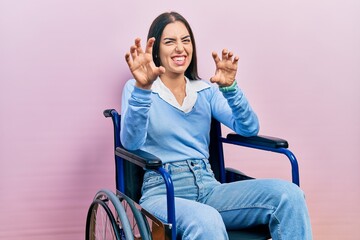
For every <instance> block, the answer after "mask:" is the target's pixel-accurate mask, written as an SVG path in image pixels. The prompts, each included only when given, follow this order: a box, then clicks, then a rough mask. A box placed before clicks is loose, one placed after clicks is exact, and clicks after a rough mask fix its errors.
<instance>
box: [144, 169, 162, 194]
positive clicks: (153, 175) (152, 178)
mask: <svg viewBox="0 0 360 240" xmlns="http://www.w3.org/2000/svg"><path fill="white" fill-rule="evenodd" d="M163 183H164V179H163V177H162V176H161V175H160V174H159V173H157V172H153V171H148V172H146V173H145V175H144V182H143V190H146V189H149V188H153V187H156V186H158V185H160V184H163Z"/></svg>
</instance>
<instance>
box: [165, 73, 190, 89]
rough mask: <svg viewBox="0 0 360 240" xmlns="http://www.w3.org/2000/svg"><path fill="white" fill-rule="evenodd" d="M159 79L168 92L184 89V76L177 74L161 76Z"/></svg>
mask: <svg viewBox="0 0 360 240" xmlns="http://www.w3.org/2000/svg"><path fill="white" fill-rule="evenodd" d="M160 79H161V81H162V82H163V83H164V84H165V86H166V87H167V88H169V89H170V90H176V89H184V87H185V85H186V81H185V75H184V74H178V75H174V76H167V75H165V74H163V75H161V76H160Z"/></svg>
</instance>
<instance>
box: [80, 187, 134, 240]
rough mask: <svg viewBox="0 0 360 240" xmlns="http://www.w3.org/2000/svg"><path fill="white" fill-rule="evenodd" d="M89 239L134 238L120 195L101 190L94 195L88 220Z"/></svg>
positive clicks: (124, 239)
mask: <svg viewBox="0 0 360 240" xmlns="http://www.w3.org/2000/svg"><path fill="white" fill-rule="evenodd" d="M86 239H87V240H103V239H110V240H112V239H116V240H134V235H133V232H132V228H131V226H130V223H129V220H128V218H127V215H126V211H125V209H124V207H123V205H122V204H121V202H120V200H119V199H118V197H117V196H116V195H115V194H114V193H113V192H111V191H109V190H100V191H99V192H98V193H97V194H96V195H95V197H94V200H93V203H92V204H91V206H90V209H89V211H88V216H87V221H86Z"/></svg>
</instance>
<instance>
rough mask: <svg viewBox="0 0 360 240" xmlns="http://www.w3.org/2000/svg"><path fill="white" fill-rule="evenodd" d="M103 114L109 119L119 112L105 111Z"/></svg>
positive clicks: (113, 110)
mask: <svg viewBox="0 0 360 240" xmlns="http://www.w3.org/2000/svg"><path fill="white" fill-rule="evenodd" d="M103 114H104V116H105V117H107V118H108V117H112V116H113V114H117V111H116V110H115V109H106V110H104V112H103Z"/></svg>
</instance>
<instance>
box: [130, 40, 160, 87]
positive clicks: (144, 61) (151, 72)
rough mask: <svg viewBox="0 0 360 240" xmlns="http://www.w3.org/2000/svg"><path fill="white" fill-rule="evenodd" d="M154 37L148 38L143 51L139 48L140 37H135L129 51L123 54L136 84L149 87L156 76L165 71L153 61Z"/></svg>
mask: <svg viewBox="0 0 360 240" xmlns="http://www.w3.org/2000/svg"><path fill="white" fill-rule="evenodd" d="M154 42H155V38H150V39H149V40H148V42H147V44H146V49H145V52H144V51H143V50H142V49H141V44H140V38H136V39H135V45H133V46H131V47H130V53H129V52H128V53H126V54H125V60H126V62H127V64H128V66H129V69H130V71H131V73H132V75H133V76H134V78H135V80H136V86H137V87H139V88H143V89H151V86H152V84H153V82H154V81H155V80H156V79H157V77H158V76H159V75H161V74H163V73H165V68H164V67H162V66H160V67H157V66H156V65H155V63H154V61H153V57H152V50H153V45H154Z"/></svg>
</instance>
